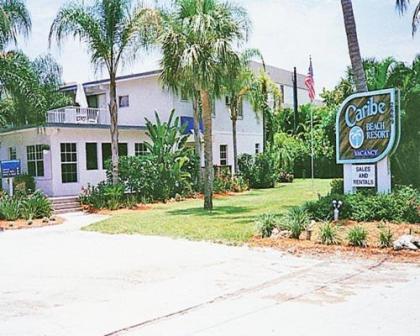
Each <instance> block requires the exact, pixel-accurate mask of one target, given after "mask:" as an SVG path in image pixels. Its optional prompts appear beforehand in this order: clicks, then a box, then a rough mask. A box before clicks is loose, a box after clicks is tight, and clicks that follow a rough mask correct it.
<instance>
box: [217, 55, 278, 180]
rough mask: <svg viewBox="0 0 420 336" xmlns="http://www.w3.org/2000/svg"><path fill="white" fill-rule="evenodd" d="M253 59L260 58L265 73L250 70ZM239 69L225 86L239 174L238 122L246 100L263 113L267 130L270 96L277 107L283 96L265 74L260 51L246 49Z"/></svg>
mask: <svg viewBox="0 0 420 336" xmlns="http://www.w3.org/2000/svg"><path fill="white" fill-rule="evenodd" d="M253 58H259V59H260V60H261V63H262V65H263V66H262V69H263V71H262V72H260V73H255V71H253V70H252V69H251V68H250V66H249V65H250V62H251V60H252V59H253ZM239 60H240V62H239V64H238V68H237V69H235V71H232V72H231V73H230V74H229V76H226V82H225V85H224V92H225V93H226V94H227V97H228V100H229V113H230V119H231V121H232V142H233V158H234V160H233V161H234V170H235V173H237V172H238V149H237V147H238V146H237V140H236V138H237V136H236V124H237V121H238V117H239V113H240V110H241V108H242V105H243V102H244V100H246V99H248V100H249V101H250V102H251V103H252V105H253V108H254V110H255V112H257V113H259V112H261V113H262V115H263V128H264V129H265V128H266V124H265V121H266V117H267V116H264V114H265V115H266V114H267V108H268V109H270V106H269V104H268V102H267V100H268V95H271V96H272V97H273V99H274V101H275V102H276V103H277V104H276V106H277V107H280V106H279V105H280V103H279V100H280V99H279V98H280V96H281V94H280V90H279V89H278V87H277V86H276V85H275V84H274V83H273V82H272V81H271V79H270V78H269V77H268V75H267V74H266V73H265V63H264V59H263V57H262V54H261V53H260V51H259V50H258V49H246V50H244V51H243V52H242V53H241V54H240V55H239Z"/></svg>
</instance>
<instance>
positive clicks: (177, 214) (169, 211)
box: [84, 179, 330, 243]
mask: <svg viewBox="0 0 420 336" xmlns="http://www.w3.org/2000/svg"><path fill="white" fill-rule="evenodd" d="M329 185H330V180H315V181H314V184H313V185H312V182H311V180H309V179H307V180H295V182H294V183H292V184H280V185H278V186H277V187H276V188H274V189H264V190H252V191H249V192H246V193H242V194H238V195H234V196H226V197H223V198H218V199H215V200H214V210H213V211H212V212H208V211H205V210H203V209H202V206H203V201H202V200H188V201H185V202H179V203H169V204H155V205H152V208H151V209H150V210H143V211H137V212H130V213H124V214H121V213H120V214H115V215H113V216H112V217H111V218H109V219H106V220H104V221H102V222H98V223H96V224H92V225H90V226H87V227H85V228H84V230H87V231H98V232H102V233H109V234H143V235H161V236H170V237H182V238H187V239H193V240H210V241H222V242H231V243H241V242H245V241H247V240H249V239H250V238H251V237H252V236H253V235H254V234H255V229H254V220H255V218H256V217H257V216H258V215H260V214H263V213H267V212H268V213H273V214H280V213H282V212H284V211H285V210H287V209H288V208H290V207H292V206H296V205H301V204H303V203H304V202H305V201H307V200H311V199H315V198H316V197H317V193H320V194H326V193H327V192H328V191H329V189H330V187H329Z"/></svg>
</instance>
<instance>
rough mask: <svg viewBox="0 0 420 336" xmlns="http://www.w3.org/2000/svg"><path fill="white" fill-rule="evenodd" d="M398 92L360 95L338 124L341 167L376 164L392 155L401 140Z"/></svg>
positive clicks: (348, 103) (352, 99) (351, 99)
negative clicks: (354, 164) (347, 164)
mask: <svg viewBox="0 0 420 336" xmlns="http://www.w3.org/2000/svg"><path fill="white" fill-rule="evenodd" d="M398 98H399V97H398V91H397V90H395V89H386V90H380V91H373V92H364V93H357V94H354V95H352V96H350V97H348V98H347V99H346V100H345V101H344V102H343V104H342V106H341V109H340V111H339V113H338V114H337V120H336V131H337V136H336V137H337V138H336V141H337V163H341V164H346V163H350V164H352V163H376V162H378V161H380V160H382V159H384V158H385V157H387V156H389V155H391V154H392V152H393V151H394V150H395V148H396V147H397V145H398V141H399V137H400V113H399V101H398Z"/></svg>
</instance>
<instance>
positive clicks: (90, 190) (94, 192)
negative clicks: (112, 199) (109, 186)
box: [79, 182, 107, 209]
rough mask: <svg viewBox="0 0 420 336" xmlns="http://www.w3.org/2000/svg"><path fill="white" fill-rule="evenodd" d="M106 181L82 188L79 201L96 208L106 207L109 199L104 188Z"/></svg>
mask: <svg viewBox="0 0 420 336" xmlns="http://www.w3.org/2000/svg"><path fill="white" fill-rule="evenodd" d="M105 185H106V182H101V183H99V184H98V185H97V186H92V185H90V184H88V186H87V188H83V189H82V193H81V194H80V195H79V201H80V203H81V204H82V205H87V206H89V207H91V208H94V209H103V208H105V207H106V204H107V200H106V197H105V194H104V192H103V189H104V187H105Z"/></svg>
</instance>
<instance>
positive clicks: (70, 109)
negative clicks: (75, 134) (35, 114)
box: [47, 106, 106, 124]
mask: <svg viewBox="0 0 420 336" xmlns="http://www.w3.org/2000/svg"><path fill="white" fill-rule="evenodd" d="M105 112H106V111H105V110H104V109H99V108H91V107H88V108H84V107H77V106H67V107H61V108H58V109H55V110H51V111H48V112H47V122H48V123H52V124H57V123H59V124H100V123H101V119H102V118H101V115H102V116H103V115H104V113H105Z"/></svg>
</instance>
